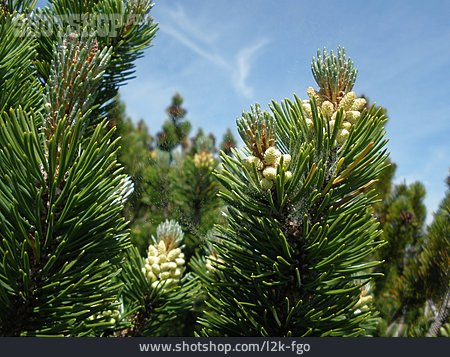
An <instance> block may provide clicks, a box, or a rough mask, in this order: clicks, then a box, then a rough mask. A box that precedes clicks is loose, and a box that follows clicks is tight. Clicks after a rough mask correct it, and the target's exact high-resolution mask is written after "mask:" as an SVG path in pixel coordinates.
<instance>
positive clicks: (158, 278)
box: [142, 221, 185, 289]
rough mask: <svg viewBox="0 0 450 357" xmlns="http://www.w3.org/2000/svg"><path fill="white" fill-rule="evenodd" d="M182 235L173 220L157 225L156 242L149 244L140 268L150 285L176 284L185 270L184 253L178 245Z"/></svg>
mask: <svg viewBox="0 0 450 357" xmlns="http://www.w3.org/2000/svg"><path fill="white" fill-rule="evenodd" d="M183 236H184V234H183V232H182V230H181V227H180V226H179V224H178V223H176V222H175V221H165V222H164V223H162V224H160V225H159V226H158V229H157V239H156V242H155V243H154V244H150V245H149V247H148V250H147V258H145V265H144V268H143V269H142V272H143V273H144V274H145V276H146V277H147V279H148V280H149V282H150V283H151V285H152V287H154V288H156V287H158V286H160V287H161V288H162V289H168V288H171V287H173V286H175V285H177V284H178V282H179V280H180V278H181V276H182V274H183V272H184V270H185V261H184V253H183V252H182V251H181V248H180V246H179V245H180V243H181V241H182V239H183Z"/></svg>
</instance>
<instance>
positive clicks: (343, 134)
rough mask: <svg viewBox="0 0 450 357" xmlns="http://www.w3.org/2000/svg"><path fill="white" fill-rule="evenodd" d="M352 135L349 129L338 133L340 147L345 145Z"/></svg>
mask: <svg viewBox="0 0 450 357" xmlns="http://www.w3.org/2000/svg"><path fill="white" fill-rule="evenodd" d="M349 135H350V133H349V132H348V130H347V129H341V130H339V132H338V136H337V142H338V144H339V145H342V144H343V143H345V141H346V140H347V138H348V136H349Z"/></svg>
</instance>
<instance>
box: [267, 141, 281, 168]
mask: <svg viewBox="0 0 450 357" xmlns="http://www.w3.org/2000/svg"><path fill="white" fill-rule="evenodd" d="M280 156H281V153H280V150H278V149H276V148H275V147H274V146H271V147H270V148H268V149H267V150H266V152H265V153H264V163H265V164H266V165H273V164H275V162H276V161H277V159H278V158H279V157H280Z"/></svg>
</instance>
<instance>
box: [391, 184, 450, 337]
mask: <svg viewBox="0 0 450 357" xmlns="http://www.w3.org/2000/svg"><path fill="white" fill-rule="evenodd" d="M449 202H450V200H449V191H448V190H447V193H446V197H445V198H444V200H443V201H442V203H441V205H440V207H439V209H438V211H437V212H436V213H435V215H434V220H433V223H432V224H431V225H430V227H429V228H428V232H427V234H426V235H423V236H422V237H421V239H420V241H419V242H417V243H416V244H415V245H413V246H412V247H413V249H410V250H409V252H408V251H407V253H408V255H407V256H406V257H405V259H404V267H403V270H402V271H401V273H400V274H398V275H395V280H393V282H392V287H391V289H390V293H391V295H390V297H391V298H392V299H393V300H394V301H395V305H394V306H395V307H397V314H396V316H395V318H392V320H391V321H392V322H391V324H390V327H391V329H390V330H388V332H387V333H388V334H389V333H391V334H392V333H393V334H394V335H396V336H425V335H426V336H438V335H446V334H448V332H446V331H447V330H448V327H449V324H448V314H449V305H450V303H449V300H450V293H449V274H450V271H449V263H450V261H449V253H450V251H449V247H450V244H449V239H450V220H449V217H450V216H449V214H450V207H449ZM385 301H386V302H389V299H386V300H385ZM388 305H392V304H388Z"/></svg>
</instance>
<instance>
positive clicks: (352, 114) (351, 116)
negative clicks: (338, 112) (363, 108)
mask: <svg viewBox="0 0 450 357" xmlns="http://www.w3.org/2000/svg"><path fill="white" fill-rule="evenodd" d="M360 117H361V113H360V112H358V111H356V110H350V111H348V112H347V113H346V115H345V119H347V120H348V121H349V122H350V123H352V124H356V122H357V121H358V120H359V118H360Z"/></svg>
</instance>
